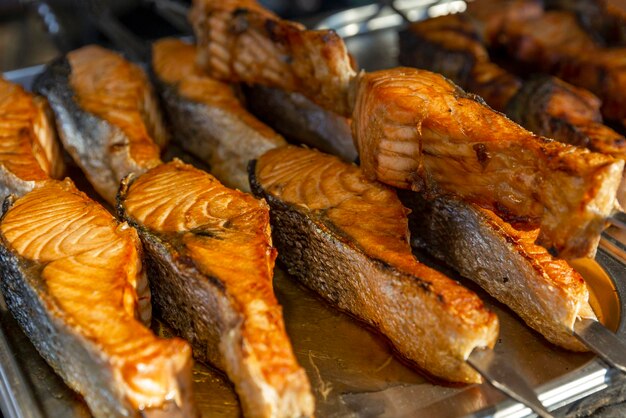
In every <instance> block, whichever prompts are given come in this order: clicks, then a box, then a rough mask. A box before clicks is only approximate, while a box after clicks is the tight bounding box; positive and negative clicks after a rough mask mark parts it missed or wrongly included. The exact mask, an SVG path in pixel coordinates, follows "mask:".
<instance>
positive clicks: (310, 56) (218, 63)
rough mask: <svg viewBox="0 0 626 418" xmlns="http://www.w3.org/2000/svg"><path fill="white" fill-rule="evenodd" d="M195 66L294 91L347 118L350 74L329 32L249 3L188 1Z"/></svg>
mask: <svg viewBox="0 0 626 418" xmlns="http://www.w3.org/2000/svg"><path fill="white" fill-rule="evenodd" d="M189 19H190V21H191V23H192V25H193V28H194V33H195V35H196V38H197V39H198V46H199V50H198V52H199V53H198V64H199V65H200V67H201V68H203V69H205V70H206V71H207V72H208V73H209V75H211V76H212V77H215V78H217V79H220V80H225V81H230V82H244V83H247V84H264V85H267V86H271V87H278V88H281V89H283V90H285V91H298V92H300V93H302V94H304V95H305V96H307V97H308V98H309V99H311V100H313V101H314V102H315V103H317V104H319V105H320V106H322V107H324V108H327V109H331V110H332V111H334V112H336V113H338V114H340V115H343V116H350V113H351V109H352V106H351V101H350V98H349V96H348V90H349V86H350V83H351V81H352V79H353V78H354V76H355V75H356V72H355V71H354V69H353V65H352V64H353V63H352V61H351V59H350V57H349V55H348V52H347V49H346V46H345V44H344V43H343V40H342V39H341V38H340V37H339V36H338V35H337V34H336V33H335V32H334V31H332V30H306V29H305V28H304V27H303V26H302V25H301V24H299V23H295V22H291V21H287V20H282V19H280V18H279V17H277V16H276V15H274V14H273V13H271V12H270V11H268V10H266V9H264V8H263V7H261V6H260V5H259V4H258V3H257V2H256V1H254V0H227V1H224V0H194V1H193V5H192V8H191V12H190V14H189Z"/></svg>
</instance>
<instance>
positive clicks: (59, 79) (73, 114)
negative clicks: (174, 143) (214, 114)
mask: <svg viewBox="0 0 626 418" xmlns="http://www.w3.org/2000/svg"><path fill="white" fill-rule="evenodd" d="M127 88H130V90H127ZM34 89H35V90H36V91H38V92H39V93H41V94H43V95H44V96H46V97H47V98H48V101H49V103H50V105H51V107H52V109H53V111H54V113H55V116H56V120H57V127H58V129H59V135H60V137H61V140H62V142H63V145H64V147H65V149H66V150H67V151H68V153H69V154H70V155H71V156H72V158H73V159H74V161H75V162H76V164H77V165H78V166H79V167H80V168H81V169H82V170H83V172H84V173H85V175H86V177H87V179H88V180H89V182H90V183H91V184H92V185H93V186H94V188H95V189H96V191H97V192H98V193H99V194H100V195H101V196H102V197H104V198H105V199H106V200H107V201H108V202H109V203H114V202H115V195H116V193H117V189H118V186H119V181H120V180H121V179H122V178H123V177H124V176H125V175H127V174H128V173H130V172H135V173H142V172H144V171H146V170H147V169H149V168H151V167H154V166H156V165H158V164H160V163H161V160H160V158H159V146H162V145H164V143H165V141H166V139H167V136H166V135H165V129H164V127H163V125H162V123H161V122H160V113H159V110H158V107H157V101H156V98H155V97H154V94H153V92H152V89H151V87H150V85H149V84H148V83H147V79H146V77H145V75H143V73H142V72H141V70H140V69H139V67H136V66H135V65H134V64H131V63H129V62H126V61H125V60H124V59H123V58H122V57H121V56H119V55H118V54H117V53H114V52H112V51H108V50H105V49H103V48H100V47H96V46H87V47H84V48H81V49H79V50H76V51H73V52H71V53H70V54H69V55H68V56H67V57H62V58H60V59H58V60H56V61H53V62H52V63H50V64H48V65H47V67H46V69H45V71H44V72H43V73H42V74H41V75H40V76H39V77H38V78H37V79H36V80H35V83H34ZM153 141H154V142H153ZM157 144H158V145H157ZM102 156H105V157H106V158H103V157H102Z"/></svg>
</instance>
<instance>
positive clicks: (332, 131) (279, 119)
mask: <svg viewBox="0 0 626 418" xmlns="http://www.w3.org/2000/svg"><path fill="white" fill-rule="evenodd" d="M243 92H244V94H245V96H246V104H247V105H248V108H249V109H250V111H251V112H252V113H254V114H255V115H257V116H258V117H259V118H261V120H263V121H264V122H266V123H267V124H268V125H270V126H271V127H273V128H274V129H276V130H277V131H278V132H280V133H281V134H283V135H285V138H287V139H288V140H289V141H290V142H296V143H301V144H305V145H307V146H309V147H313V148H315V149H318V150H320V151H323V152H327V153H329V154H333V155H338V156H340V157H341V158H343V159H344V160H346V161H350V162H352V161H354V160H356V158H357V157H358V154H357V152H356V149H355V148H354V142H353V141H352V131H351V128H350V119H348V118H345V117H343V116H340V115H338V114H336V113H334V112H331V111H328V110H326V109H324V108H322V107H320V106H318V105H316V104H315V103H313V102H312V101H311V100H309V99H307V98H306V97H305V96H303V95H302V94H300V93H289V92H286V91H283V90H280V89H277V88H272V87H267V86H262V85H254V86H249V87H248V86H244V87H243Z"/></svg>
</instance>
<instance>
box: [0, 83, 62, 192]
mask: <svg viewBox="0 0 626 418" xmlns="http://www.w3.org/2000/svg"><path fill="white" fill-rule="evenodd" d="M64 171H65V166H64V164H63V158H62V155H61V149H60V148H59V144H58V142H57V136H56V130H55V128H54V124H53V122H52V120H51V117H50V114H49V110H48V107H47V103H46V101H45V99H43V98H41V97H36V96H33V95H32V94H30V93H28V92H26V91H24V89H23V88H22V87H21V86H19V85H17V84H13V83H11V82H9V81H6V80H5V79H3V78H2V77H0V195H1V197H6V196H7V195H9V194H16V195H19V196H21V195H23V194H24V193H27V192H29V191H31V190H32V189H33V188H34V187H35V186H37V185H39V184H41V183H42V182H45V180H46V179H48V178H60V177H61V176H62V175H63V173H64Z"/></svg>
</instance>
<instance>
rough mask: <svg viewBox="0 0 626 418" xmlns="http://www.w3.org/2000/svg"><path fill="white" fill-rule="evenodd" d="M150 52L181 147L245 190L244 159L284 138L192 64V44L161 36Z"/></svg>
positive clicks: (220, 175) (233, 94) (246, 163)
mask: <svg viewBox="0 0 626 418" xmlns="http://www.w3.org/2000/svg"><path fill="white" fill-rule="evenodd" d="M152 56H153V62H152V68H153V72H154V74H155V76H156V77H155V78H156V79H157V85H158V90H159V93H160V94H161V97H162V98H163V102H164V104H165V109H166V111H167V113H168V116H169V120H170V123H171V124H172V127H173V129H172V130H173V131H174V132H176V134H177V135H176V138H177V139H178V140H179V142H180V144H181V146H182V148H183V149H185V150H186V151H188V152H190V153H192V154H194V155H195V156H197V157H198V158H200V159H201V160H202V161H203V162H205V163H207V164H208V165H209V167H210V168H211V172H212V173H213V175H215V176H216V177H217V178H218V179H220V181H222V182H224V183H225V184H226V185H227V186H230V187H235V188H238V189H240V190H244V191H248V190H249V184H248V177H247V175H246V167H247V165H248V161H249V160H251V159H254V158H256V157H258V156H259V155H261V154H262V153H263V152H265V151H267V150H268V149H270V148H274V147H276V146H280V145H284V144H286V142H285V140H284V139H283V138H282V137H281V136H280V135H279V134H277V133H276V132H274V131H273V130H272V129H271V128H269V127H268V126H267V125H265V124H263V123H262V122H261V121H259V120H258V119H256V118H255V117H254V116H252V115H251V114H250V113H248V111H247V110H246V109H245V108H244V107H243V105H242V104H241V102H240V101H239V99H238V98H237V96H236V95H235V92H234V91H233V88H232V87H231V86H230V85H227V84H225V83H222V82H220V81H218V80H214V79H212V78H210V77H208V76H206V75H204V74H202V73H201V72H200V71H199V70H198V69H197V68H196V66H195V57H196V48H195V46H193V45H190V44H186V43H184V42H182V41H180V40H177V39H162V40H159V41H157V42H156V43H155V44H154V45H153V55H152Z"/></svg>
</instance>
